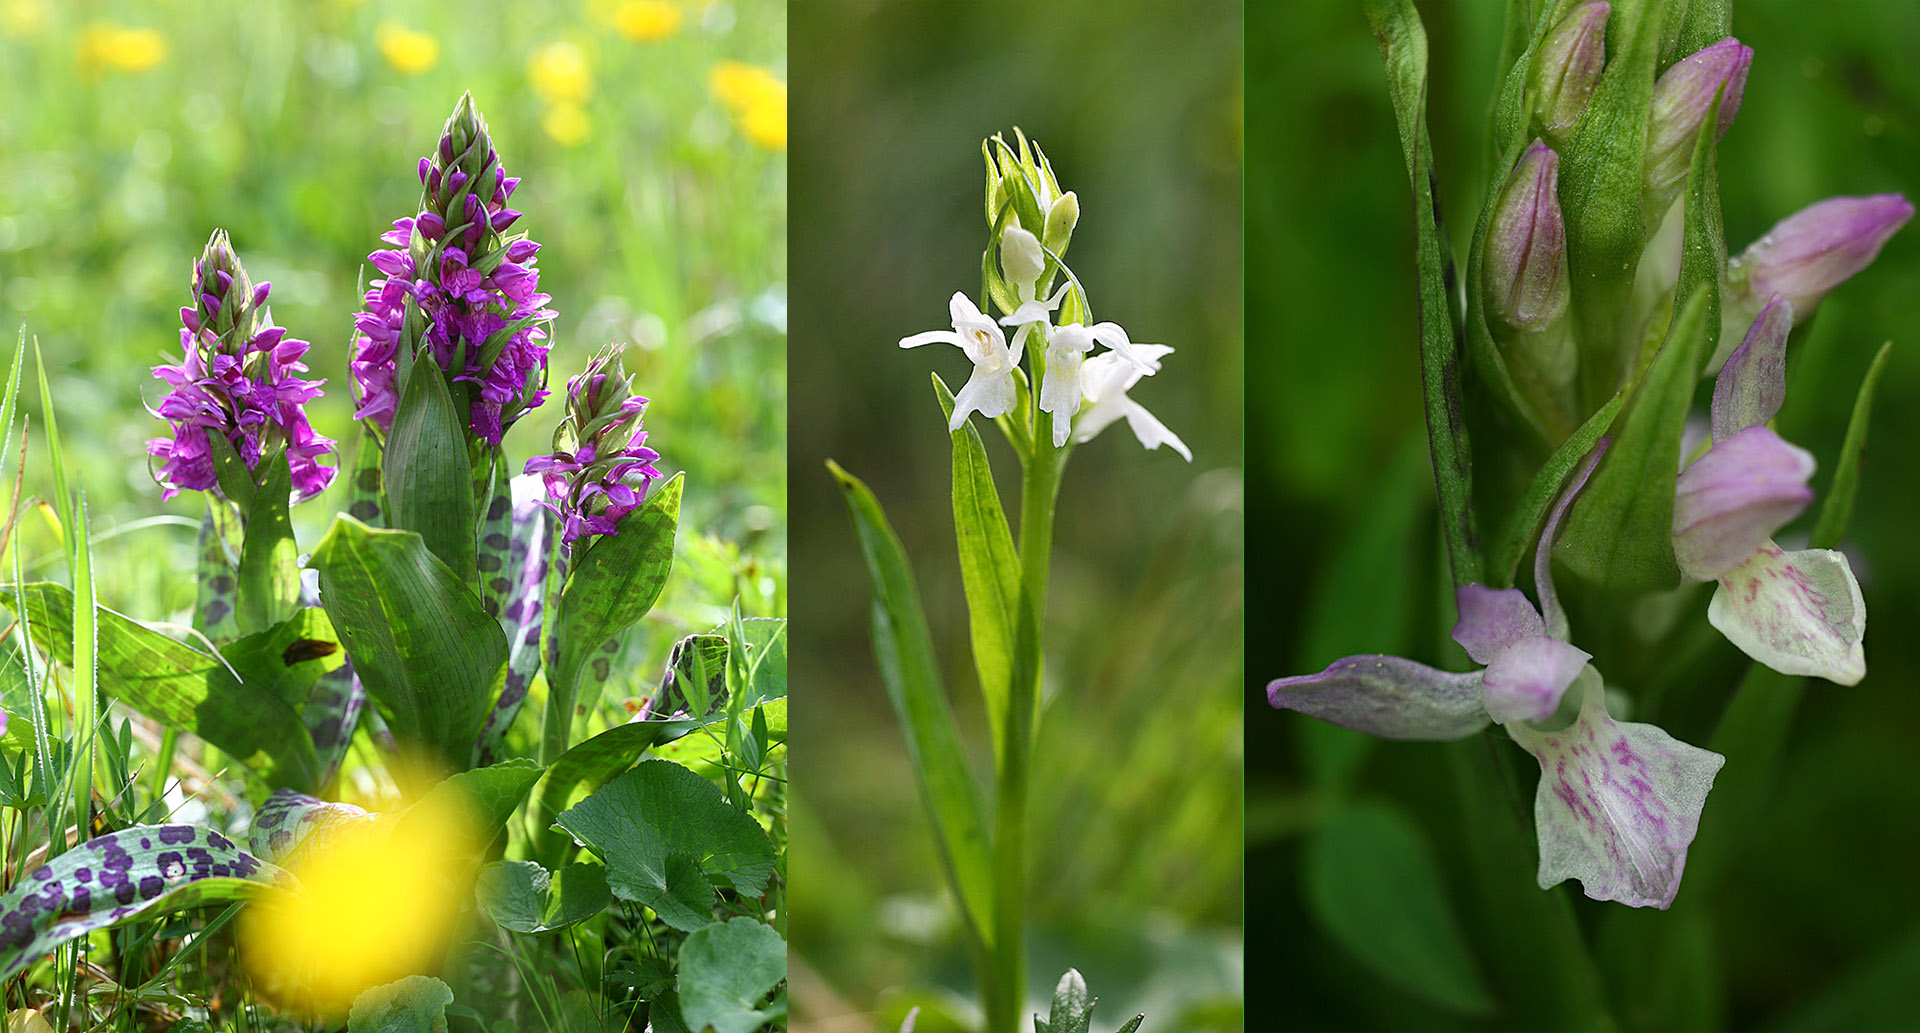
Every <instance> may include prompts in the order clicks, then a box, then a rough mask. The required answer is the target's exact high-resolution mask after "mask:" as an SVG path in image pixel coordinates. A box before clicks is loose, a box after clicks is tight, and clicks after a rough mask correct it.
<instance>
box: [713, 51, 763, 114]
mask: <svg viewBox="0 0 1920 1033" xmlns="http://www.w3.org/2000/svg"><path fill="white" fill-rule="evenodd" d="M779 85H780V80H778V79H775V78H774V77H773V73H772V72H769V71H767V70H766V69H764V68H761V67H759V66H757V65H750V64H747V63H746V62H744V61H722V62H720V63H719V64H716V65H714V66H713V70H712V71H710V72H708V73H707V88H708V89H710V90H712V91H713V95H714V96H715V97H718V98H720V103H722V104H725V105H726V106H728V107H730V108H733V109H735V110H738V109H741V108H744V107H746V106H747V105H748V104H749V103H751V102H752V100H753V98H754V96H755V95H757V94H760V93H763V92H765V91H766V90H767V89H768V88H769V87H771V86H779Z"/></svg>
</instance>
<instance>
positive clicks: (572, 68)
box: [527, 42, 593, 104]
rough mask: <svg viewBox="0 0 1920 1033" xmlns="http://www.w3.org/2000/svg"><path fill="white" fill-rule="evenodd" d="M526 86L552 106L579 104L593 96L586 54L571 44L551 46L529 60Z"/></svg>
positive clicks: (540, 50) (551, 44) (537, 52)
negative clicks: (530, 87)
mask: <svg viewBox="0 0 1920 1033" xmlns="http://www.w3.org/2000/svg"><path fill="white" fill-rule="evenodd" d="M527 83H528V85H530V86H532V87H533V92H534V93H537V94H539V95H540V99H541V100H544V101H546V102H547V103H549V104H579V103H580V102H581V101H583V100H586V99H587V98H588V97H589V96H591V95H592V94H593V72H592V70H591V69H590V68H588V67H587V55H586V53H585V52H584V51H582V50H581V49H580V48H579V47H577V46H575V45H574V44H572V43H564V42H563V43H549V44H547V45H546V46H544V47H541V48H540V49H539V50H536V51H534V52H533V57H532V58H530V59H529V60H528V61H527Z"/></svg>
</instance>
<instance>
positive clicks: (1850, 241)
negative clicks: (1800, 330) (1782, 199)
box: [1727, 194, 1913, 318]
mask: <svg viewBox="0 0 1920 1033" xmlns="http://www.w3.org/2000/svg"><path fill="white" fill-rule="evenodd" d="M1912 218H1913V204H1912V202H1910V201H1908V200H1907V199H1906V198H1905V197H1902V196H1901V195H1899V194H1876V195H1874V196H1872V197H1829V198H1827V199H1826V200H1824V201H1819V202H1816V203H1814V204H1811V205H1809V206H1807V207H1805V208H1802V209H1801V210H1800V211H1797V212H1795V213H1793V214H1792V215H1789V216H1787V217H1786V218H1784V219H1782V220H1780V222H1779V224H1777V225H1775V226H1774V227H1773V228H1772V229H1770V230H1768V231H1767V232H1766V234H1765V235H1764V236H1762V237H1761V238H1760V239H1759V240H1757V241H1754V242H1753V244H1752V246H1750V247H1748V248H1747V249H1746V250H1745V251H1744V252H1741V254H1740V255H1739V257H1737V258H1735V259H1734V260H1733V261H1731V262H1729V263H1727V276H1728V279H1729V280H1730V281H1731V282H1732V283H1733V284H1735V285H1736V287H1737V289H1738V290H1739V291H1740V293H1741V294H1742V295H1743V296H1744V297H1745V298H1747V299H1749V300H1750V301H1751V302H1752V303H1754V304H1757V303H1759V302H1761V301H1763V300H1765V299H1767V298H1771V297H1773V296H1774V295H1776V294H1777V295H1779V296H1780V297H1782V298H1785V299H1786V300H1788V301H1790V302H1792V303H1793V307H1794V308H1795V309H1796V310H1798V311H1799V313H1800V316H1801V318H1805V317H1806V315H1807V313H1809V312H1811V311H1813V306H1814V305H1816V304H1818V303H1819V301H1820V299H1821V298H1824V297H1826V296H1827V292H1829V291H1831V290H1833V289H1834V288H1835V287H1838V286H1839V285H1841V284H1842V283H1845V282H1846V281H1847V280H1848V279H1851V278H1852V277H1853V275H1854V274H1855V273H1858V272H1860V271H1861V270H1862V269H1865V268H1866V267H1867V266H1869V265H1872V264H1873V260H1874V259H1875V258H1877V257H1879V255H1880V248H1881V247H1882V246H1884V245H1885V244H1886V242H1887V240H1888V239H1889V238H1891V237H1892V236H1893V235H1894V234H1895V233H1897V232H1899V230H1900V227H1902V226H1905V225H1906V224H1907V221H1908V220H1909V219H1912Z"/></svg>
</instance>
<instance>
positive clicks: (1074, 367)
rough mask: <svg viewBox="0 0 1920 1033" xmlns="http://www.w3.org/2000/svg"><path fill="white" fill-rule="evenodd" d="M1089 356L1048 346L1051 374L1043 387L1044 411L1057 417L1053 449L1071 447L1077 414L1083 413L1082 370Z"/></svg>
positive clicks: (1042, 407)
mask: <svg viewBox="0 0 1920 1033" xmlns="http://www.w3.org/2000/svg"><path fill="white" fill-rule="evenodd" d="M1085 361H1086V356H1085V355H1084V354H1083V353H1082V352H1079V351H1075V350H1073V349H1072V348H1058V347H1055V346H1054V345H1053V344H1049V345H1048V346H1047V374H1046V379H1044V380H1042V381H1041V383H1040V408H1041V409H1042V410H1043V411H1045V412H1050V413H1052V414H1053V447H1055V448H1059V447H1061V446H1062V445H1065V444H1066V443H1067V435H1068V433H1069V432H1070V428H1071V427H1072V423H1073V414H1074V413H1076V412H1078V411H1079V410H1080V369H1081V366H1082V364H1083V363H1084V362H1085Z"/></svg>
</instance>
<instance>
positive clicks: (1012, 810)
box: [828, 130, 1193, 1031]
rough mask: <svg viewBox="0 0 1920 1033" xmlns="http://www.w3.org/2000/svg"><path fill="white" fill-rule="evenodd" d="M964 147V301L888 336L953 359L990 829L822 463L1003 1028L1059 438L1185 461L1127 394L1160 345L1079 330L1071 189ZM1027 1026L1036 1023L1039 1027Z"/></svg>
mask: <svg viewBox="0 0 1920 1033" xmlns="http://www.w3.org/2000/svg"><path fill="white" fill-rule="evenodd" d="M981 153H982V155H983V157H984V158H985V161H986V177H987V180H986V222H987V229H988V234H987V247H986V250H985V251H984V252H983V253H982V254H981V264H980V273H981V283H980V296H979V300H978V301H977V302H976V301H975V300H974V299H973V298H972V297H969V296H968V295H967V294H966V293H965V292H962V291H956V292H955V293H954V294H953V296H952V297H951V298H950V299H948V303H947V311H948V317H949V321H950V324H951V326H950V328H949V329H943V330H929V331H926V332H924V333H917V334H913V335H910V336H907V337H904V338H902V339H901V340H900V347H902V348H918V347H921V346H923V345H928V344H950V345H953V346H954V347H956V348H959V349H960V351H961V353H962V354H963V355H964V356H965V357H966V359H967V360H968V362H969V364H970V365H971V369H970V370H969V371H968V376H967V380H966V383H965V384H963V385H962V386H961V388H960V390H959V391H957V392H953V391H949V389H948V387H947V384H946V382H945V381H944V380H942V379H941V378H940V376H939V375H938V374H935V375H934V377H933V387H934V393H935V396H936V397H937V399H938V400H939V402H940V405H941V408H942V409H943V410H944V412H945V414H946V421H947V430H948V433H949V435H950V436H951V438H952V444H953V516H954V533H955V537H956V538H957V540H958V543H959V550H960V569H961V572H962V576H963V579H964V588H965V593H966V598H967V612H968V616H969V619H970V621H971V625H972V639H973V658H974V665H975V668H976V670H977V673H978V676H979V681H980V688H981V692H982V694H983V696H984V699H985V703H986V711H987V717H988V721H989V723H990V726H991V728H992V736H993V755H994V774H995V777H994V784H993V796H994V807H993V812H992V813H993V829H992V832H991V834H990V835H989V833H988V831H987V826H986V822H985V819H984V818H983V816H982V808H981V804H980V802H979V797H978V792H977V790H976V788H975V784H974V781H973V776H972V774H971V772H970V771H969V770H968V767H967V763H966V760H965V758H964V755H963V753H962V751H961V746H960V743H959V738H958V732H957V731H956V730H955V728H954V719H953V714H952V711H951V709H950V706H949V704H948V701H947V697H946V695H945V693H944V691H943V690H942V688H941V686H940V678H939V674H938V667H937V663H936V660H935V658H934V655H933V646H932V641H931V637H930V634H929V632H928V630H927V626H926V618H925V615H924V614H923V612H922V611H921V607H920V600H919V592H918V589H917V588H916V587H915V586H914V579H913V569H912V566H911V564H910V562H909V561H908V559H907V556H906V555H905V553H904V551H903V550H902V548H901V545H900V542H899V539H898V538H896V537H895V536H894V534H893V531H892V529H891V527H890V526H889V525H888V523H887V520H886V515H885V513H884V512H883V511H882V509H881V507H880V503H879V501H878V500H877V499H876V498H875V497H874V496H873V493H872V492H871V491H869V490H868V488H867V487H866V485H865V484H863V483H862V482H861V481H860V480H859V479H858V478H856V477H854V476H853V475H851V474H849V473H847V472H846V471H845V470H842V469H841V468H840V467H839V466H838V465H836V464H833V463H831V462H829V464H828V465H829V467H830V469H831V470H832V472H833V475H834V476H835V477H836V478H837V479H838V480H839V482H840V487H841V489H842V491H843V492H844V493H845V495H846V500H847V505H848V508H849V509H850V510H851V511H852V514H853V522H854V529H855V531H856V533H857V534H858V536H859V539H860V548H861V552H862V555H863V556H864V558H865V560H866V563H867V570H868V574H869V576H870V578H871V580H872V584H873V591H874V604H873V637H874V642H873V645H874V655H875V659H876V660H877V661H878V662H879V665H880V673H881V679H882V681H884V682H885V684H886V688H887V693H888V696H889V698H890V699H891V700H892V702H893V706H894V711H895V714H896V716H897V717H898V718H899V721H900V724H901V728H902V730H903V731H904V732H905V733H906V736H907V744H908V750H909V752H910V754H911V755H912V756H913V759H914V763H915V767H916V769H917V772H918V776H919V781H920V785H921V789H922V792H923V796H924V799H925V802H926V804H927V808H928V811H929V814H930V817H931V818H932V822H933V827H934V831H935V835H936V838H937V839H938V841H939V846H940V850H941V856H942V858H943V860H944V862H945V866H946V868H945V870H946V875H947V880H948V883H949V886H950V887H951V889H952V890H953V893H954V895H955V897H956V898H957V900H958V903H959V906H960V911H961V914H962V916H963V917H964V925H965V928H966V934H967V941H968V944H969V947H970V949H971V952H972V955H973V959H974V965H975V970H976V976H977V977H978V980H979V984H980V988H981V998H982V1002H983V1005H984V1008H983V1010H984V1013H985V1026H984V1028H985V1029H988V1030H1011V1029H1016V1028H1019V1026H1020V1022H1021V1015H1020V1013H1021V1010H1022V1008H1024V1007H1025V1004H1026V967H1027V963H1026V948H1025V939H1026V910H1025V900H1026V879H1027V865H1028V857H1027V850H1026V841H1027V840H1026V837H1027V828H1026V822H1027V797H1028V784H1029V777H1030V772H1031V760H1032V753H1033V731H1034V727H1035V725H1036V723H1037V721H1038V718H1039V708H1040V699H1041V669H1042V662H1041V658H1042V657H1043V656H1044V655H1045V653H1044V645H1043V640H1044V617H1045V613H1046V596H1047V575H1048V570H1049V566H1050V562H1051V554H1052V548H1053V514H1054V505H1055V501H1056V498H1057V497H1058V493H1059V490H1060V481H1061V477H1062V474H1063V472H1064V471H1065V468H1066V463H1067V459H1068V457H1069V456H1070V455H1071V454H1072V453H1073V450H1074V448H1075V447H1077V446H1078V445H1081V444H1084V443H1085V442H1088V441H1090V440H1092V439H1093V438H1094V437H1096V436H1097V435H1098V434H1099V433H1100V432H1101V431H1102V430H1104V429H1106V428H1107V427H1108V426H1111V425H1112V424H1114V423H1115V422H1117V421H1119V420H1122V419H1124V420H1125V421H1126V422H1127V425H1128V427H1129V428H1130V429H1131V430H1132V432H1133V434H1134V436H1135V437H1136V438H1137V439H1138V440H1139V442H1140V444H1141V445H1143V446H1145V447H1146V448H1148V449H1157V448H1159V447H1160V446H1161V445H1165V446H1167V447H1168V448H1169V449H1171V450H1172V451H1174V452H1177V453H1179V454H1180V456H1181V457H1182V458H1184V459H1187V460H1189V461H1191V460H1192V458H1193V456H1192V452H1191V451H1190V450H1189V449H1188V448H1187V446H1186V444H1185V443H1184V442H1182V441H1181V440H1180V438H1179V436H1178V435H1176V434H1175V433H1174V432H1173V431H1172V430H1169V429H1168V428H1167V427H1166V425H1165V424H1163V423H1161V422H1160V421H1159V420H1158V419H1157V418H1155V417H1154V416H1153V414H1152V413H1150V412H1148V411H1147V410H1146V408H1145V407H1143V406H1142V405H1141V404H1140V403H1139V402H1137V401H1134V400H1133V399H1132V398H1130V397H1129V396H1128V392H1129V391H1130V390H1131V389H1132V388H1134V387H1135V386H1136V385H1137V384H1138V383H1139V382H1140V381H1141V379H1142V378H1144V377H1149V376H1153V375H1154V374H1156V373H1158V372H1159V371H1160V369H1161V365H1162V360H1163V359H1165V358H1166V357H1167V356H1168V355H1170V354H1172V352H1173V349H1172V348H1171V347H1168V346H1166V345H1160V344H1137V343H1135V342H1134V341H1133V340H1132V339H1131V338H1130V337H1129V336H1128V334H1127V332H1126V331H1125V330H1124V329H1122V328H1121V327H1120V326H1119V325H1118V324H1116V323H1112V322H1095V321H1094V318H1093V314H1092V305H1091V303H1090V302H1089V301H1088V298H1087V293H1086V289H1085V288H1084V286H1083V285H1082V284H1081V283H1080V280H1079V278H1078V277H1077V276H1075V275H1074V273H1073V270H1072V268H1071V267H1070V266H1068V265H1067V263H1066V260H1065V255H1066V253H1067V249H1068V246H1069V244H1070V243H1071V242H1072V237H1073V231H1074V227H1075V226H1076V225H1077V224H1078V222H1079V218H1080V201H1079V198H1078V196H1077V195H1076V194H1075V193H1074V192H1073V191H1071V190H1066V191H1063V190H1061V188H1060V184H1059V180H1058V179H1057V178H1056V177H1055V174H1054V170H1053V167H1052V165H1051V163H1049V162H1048V160H1047V157H1046V154H1045V153H1044V152H1043V151H1042V150H1041V149H1040V148H1039V146H1038V145H1036V144H1034V143H1032V142H1031V141H1029V140H1028V139H1027V138H1026V135H1025V134H1024V133H1021V132H1020V131H1019V130H1015V139H1014V142H1012V143H1009V142H1008V141H1007V140H1006V139H1005V138H1004V137H1002V136H997V135H996V136H994V137H992V138H991V139H989V140H986V141H984V142H983V143H982V145H981ZM989 310H997V311H998V312H999V313H1000V317H999V318H998V319H995V318H994V317H993V316H992V315H990V314H989ZM1096 349H1105V350H1101V351H1096ZM975 415H979V416H981V417H984V418H986V419H989V420H992V421H993V422H994V423H995V424H996V425H997V426H998V427H999V428H1000V431H1001V433H1002V435H1003V436H1004V437H1005V438H1006V440H1007V443H1008V445H1009V446H1010V447H1011V448H1012V449H1013V451H1014V454H1015V455H1016V457H1017V458H1018V459H1019V461H1020V466H1021V471H1022V476H1021V493H1020V509H1019V512H1020V536H1019V539H1018V545H1017V547H1016V543H1015V539H1014V537H1013V535H1012V533H1011V530H1010V528H1009V526H1008V523H1007V518H1006V515H1005V513H1006V508H1005V507H1004V506H1003V505H1002V503H1001V499H1000V494H999V491H998V488H997V487H996V485H995V482H994V479H993V473H992V471H991V469H990V468H989V465H988V459H987V452H986V446H985V443H984V441H983V440H982V438H981V435H980V431H979V430H978V429H977V428H976V427H975V425H974V423H973V422H972V417H973V416H975ZM1054 1001H1055V1004H1054V1011H1053V1014H1054V1015H1055V1016H1056V1018H1055V1020H1054V1022H1055V1028H1065V1027H1064V1026H1062V1025H1061V1024H1062V1023H1071V1024H1073V1025H1074V1027H1075V1028H1080V1029H1085V1028H1086V1026H1085V1023H1086V1018H1085V1014H1084V1011H1083V1010H1082V1008H1083V1007H1084V1009H1085V1010H1090V1009H1091V1003H1090V1000H1089V999H1088V998H1087V996H1086V989H1085V983H1084V982H1083V981H1082V980H1081V979H1080V977H1079V975H1078V974H1077V973H1073V972H1069V973H1068V974H1067V976H1065V977H1063V978H1062V980H1061V982H1060V984H1059V990H1058V992H1057V994H1056V996H1055V999H1054ZM1063 1001H1065V1002H1067V1003H1064V1004H1063V1003H1062V1002H1063ZM1076 1002H1077V1003H1076ZM1068 1015H1072V1016H1074V1017H1073V1018H1071V1019H1069V1018H1064V1017H1063V1016H1068ZM1035 1020H1036V1022H1035V1025H1036V1028H1039V1029H1045V1028H1048V1027H1047V1024H1046V1022H1044V1021H1041V1020H1039V1019H1038V1016H1035ZM1140 1021H1141V1020H1140V1019H1139V1018H1135V1019H1134V1020H1132V1021H1131V1022H1130V1023H1129V1024H1128V1025H1127V1026H1126V1027H1125V1029H1126V1030H1127V1031H1131V1030H1132V1029H1135V1028H1137V1027H1138V1026H1139V1023H1140Z"/></svg>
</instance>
